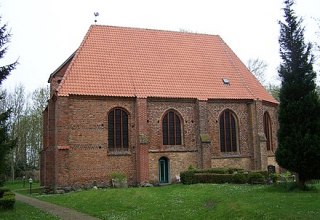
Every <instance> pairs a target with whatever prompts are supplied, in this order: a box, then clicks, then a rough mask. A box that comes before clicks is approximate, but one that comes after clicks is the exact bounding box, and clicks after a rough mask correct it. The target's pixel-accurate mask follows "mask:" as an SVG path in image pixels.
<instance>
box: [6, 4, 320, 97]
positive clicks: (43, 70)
mask: <svg viewBox="0 0 320 220" xmlns="http://www.w3.org/2000/svg"><path fill="white" fill-rule="evenodd" d="M282 2H283V1H282V0H211V1H210V0H158V1H152V0H131V1H130V0H90V1H89V0H86V1H85V0H83V1H82V0H0V15H1V16H2V20H1V25H3V24H4V23H7V24H8V26H9V28H10V29H11V34H12V35H13V36H12V38H11V43H10V44H9V51H8V53H7V55H6V56H5V59H2V60H1V61H0V65H4V64H8V63H9V62H12V61H14V60H16V59H17V58H19V63H20V64H19V66H18V67H17V69H16V70H14V71H13V72H12V73H11V74H10V76H9V77H8V79H7V80H6V81H5V82H4V83H3V86H4V87H5V88H9V89H12V88H13V87H14V85H16V84H19V83H22V84H23V85H24V86H25V87H26V89H27V91H33V90H34V89H36V88H38V87H40V86H45V85H47V80H48V78H49V75H50V74H51V73H52V72H53V71H54V70H55V69H56V68H58V67H59V66H60V65H61V64H62V63H63V62H64V61H65V60H66V59H67V58H68V57H69V56H70V55H71V54H72V53H73V52H74V51H75V50H76V49H77V48H78V47H79V45H80V43H81V41H82V40H83V38H84V36H85V34H86V32H87V31H88V29H89V27H90V25H91V24H94V19H95V17H94V15H93V13H94V12H96V11H98V12H99V14H100V16H99V17H98V18H97V19H98V22H97V24H101V25H113V26H125V27H139V28H150V29H160V30H173V31H179V30H180V29H185V30H189V31H192V32H198V33H207V34H218V35H220V36H221V37H222V38H223V39H224V41H225V42H226V43H227V44H228V45H229V46H230V47H231V49H232V50H233V51H234V52H235V53H236V54H237V55H238V56H239V58H240V59H241V60H242V61H243V62H244V63H245V64H246V63H247V61H248V60H249V59H250V58H260V59H261V60H264V61H265V62H266V63H267V64H268V69H267V72H266V74H267V79H268V80H269V81H272V80H273V81H274V80H275V79H276V78H277V67H278V66H279V63H280V58H279V46H278V36H279V24H278V21H279V20H280V19H282V17H283V11H282V10H281V8H282V7H283V3H282ZM319 9H320V1H319V0H296V5H295V11H296V14H297V15H298V16H301V17H303V18H304V25H305V26H306V31H307V32H306V33H305V37H306V39H307V40H308V41H316V40H318V42H319V41H320V39H319V38H316V37H315V32H317V31H319V29H317V26H316V22H315V20H314V19H313V18H318V19H319V18H320V10H319Z"/></svg>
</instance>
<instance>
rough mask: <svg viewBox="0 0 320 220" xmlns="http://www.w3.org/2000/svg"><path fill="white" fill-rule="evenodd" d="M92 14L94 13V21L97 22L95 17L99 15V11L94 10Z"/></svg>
mask: <svg viewBox="0 0 320 220" xmlns="http://www.w3.org/2000/svg"><path fill="white" fill-rule="evenodd" d="M93 14H94V17H95V19H94V23H97V17H98V16H99V12H94V13H93Z"/></svg>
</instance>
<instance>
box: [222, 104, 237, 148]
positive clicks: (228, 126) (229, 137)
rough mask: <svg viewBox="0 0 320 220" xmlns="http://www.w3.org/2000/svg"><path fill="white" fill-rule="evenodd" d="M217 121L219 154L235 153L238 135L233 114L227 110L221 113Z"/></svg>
mask: <svg viewBox="0 0 320 220" xmlns="http://www.w3.org/2000/svg"><path fill="white" fill-rule="evenodd" d="M219 121H220V149H221V152H236V151H237V149H238V135H237V123H236V117H235V115H234V113H233V112H231V111H230V110H228V109H227V110H225V111H223V112H222V114H221V115H220V119H219Z"/></svg>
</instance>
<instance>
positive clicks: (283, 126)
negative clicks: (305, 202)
mask: <svg viewBox="0 0 320 220" xmlns="http://www.w3.org/2000/svg"><path fill="white" fill-rule="evenodd" d="M284 3H285V8H284V18H285V19H284V22H279V23H280V38H279V43H280V56H281V59H282V62H281V64H280V69H279V76H280V78H281V89H280V110H279V123H280V128H279V132H278V141H279V146H278V148H277V150H276V160H277V162H278V164H279V165H280V166H281V167H283V168H285V169H287V170H289V171H291V172H295V173H296V174H297V176H298V184H299V186H300V187H302V188H305V183H306V181H308V180H311V179H314V178H319V177H320V114H319V113H320V101H319V97H318V95H317V92H316V84H315V78H316V73H315V71H314V70H313V55H312V54H311V44H310V43H308V44H305V42H304V27H302V19H301V18H298V17H297V16H296V15H295V13H294V10H293V9H292V7H293V5H294V1H293V0H285V1H284Z"/></svg>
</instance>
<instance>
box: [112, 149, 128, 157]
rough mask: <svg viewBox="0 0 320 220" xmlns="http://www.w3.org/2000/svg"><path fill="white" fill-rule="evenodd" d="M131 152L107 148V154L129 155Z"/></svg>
mask: <svg viewBox="0 0 320 220" xmlns="http://www.w3.org/2000/svg"><path fill="white" fill-rule="evenodd" d="M129 155H131V152H130V151H129V150H111V151H110V150H109V151H108V156H129Z"/></svg>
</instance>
